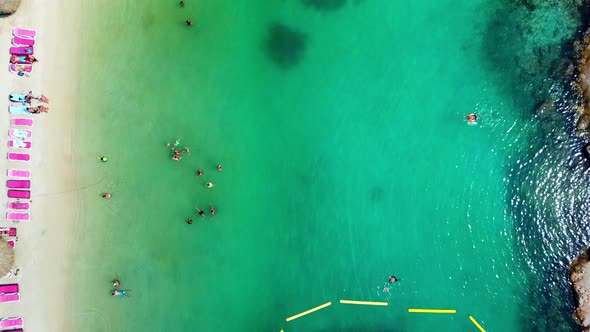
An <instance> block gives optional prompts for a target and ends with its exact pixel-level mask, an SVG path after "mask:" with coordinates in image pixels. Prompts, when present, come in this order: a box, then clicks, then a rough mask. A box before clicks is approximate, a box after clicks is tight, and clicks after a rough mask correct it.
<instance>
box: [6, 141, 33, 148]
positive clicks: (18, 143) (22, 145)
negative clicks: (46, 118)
mask: <svg viewBox="0 0 590 332" xmlns="http://www.w3.org/2000/svg"><path fill="white" fill-rule="evenodd" d="M8 146H9V147H11V148H13V149H25V150H29V149H30V148H31V146H33V143H31V142H30V141H23V140H20V139H15V140H10V141H8Z"/></svg>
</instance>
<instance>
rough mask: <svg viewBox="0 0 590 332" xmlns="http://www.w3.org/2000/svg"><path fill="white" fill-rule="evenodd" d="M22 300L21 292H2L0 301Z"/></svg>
mask: <svg viewBox="0 0 590 332" xmlns="http://www.w3.org/2000/svg"><path fill="white" fill-rule="evenodd" d="M18 301H20V294H19V293H11V294H0V303H9V302H18Z"/></svg>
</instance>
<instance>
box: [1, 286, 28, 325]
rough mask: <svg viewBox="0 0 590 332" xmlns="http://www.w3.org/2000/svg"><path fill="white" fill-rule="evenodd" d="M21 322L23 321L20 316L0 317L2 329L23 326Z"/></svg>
mask: <svg viewBox="0 0 590 332" xmlns="http://www.w3.org/2000/svg"><path fill="white" fill-rule="evenodd" d="M15 285H16V284H15ZM16 286H17V288H18V285H16ZM17 291H18V290H17ZM23 324H24V321H23V319H22V318H20V317H10V318H2V319H0V328H2V329H8V328H14V327H21V326H23ZM10 331H15V330H10Z"/></svg>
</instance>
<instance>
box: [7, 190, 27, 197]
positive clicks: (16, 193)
mask: <svg viewBox="0 0 590 332" xmlns="http://www.w3.org/2000/svg"><path fill="white" fill-rule="evenodd" d="M8 198H26V199H29V198H31V191H29V190H15V189H10V190H8Z"/></svg>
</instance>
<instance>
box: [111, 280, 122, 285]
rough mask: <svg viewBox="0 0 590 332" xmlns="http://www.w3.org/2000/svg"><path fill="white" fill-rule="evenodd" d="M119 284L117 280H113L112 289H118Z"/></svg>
mask: <svg viewBox="0 0 590 332" xmlns="http://www.w3.org/2000/svg"><path fill="white" fill-rule="evenodd" d="M120 284H121V283H120V282H119V280H117V279H115V280H113V287H119V285H120Z"/></svg>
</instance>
